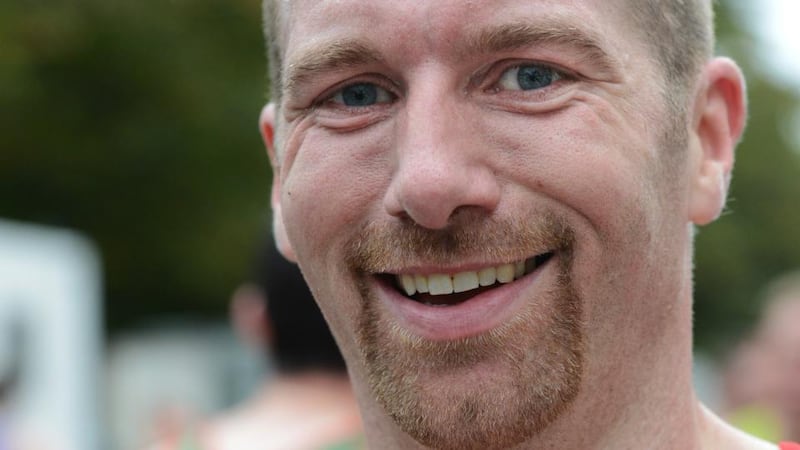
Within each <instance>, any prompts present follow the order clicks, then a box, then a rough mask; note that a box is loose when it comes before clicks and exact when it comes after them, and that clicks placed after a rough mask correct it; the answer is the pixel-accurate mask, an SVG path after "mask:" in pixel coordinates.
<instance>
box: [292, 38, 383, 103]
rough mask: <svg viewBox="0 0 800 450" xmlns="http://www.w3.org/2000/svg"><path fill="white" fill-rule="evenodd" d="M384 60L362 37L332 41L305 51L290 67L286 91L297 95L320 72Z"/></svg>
mask: <svg viewBox="0 0 800 450" xmlns="http://www.w3.org/2000/svg"><path fill="white" fill-rule="evenodd" d="M382 62H383V58H381V56H380V53H379V52H378V51H377V50H375V49H373V48H371V47H369V46H368V45H366V44H365V43H363V42H362V41H360V40H357V39H342V40H338V41H334V42H328V43H325V44H322V45H318V46H316V47H311V48H308V49H306V50H304V51H303V54H302V55H301V56H300V57H299V59H297V61H295V62H290V63H289V64H288V65H287V66H286V71H285V73H286V80H285V81H284V90H285V91H286V92H287V93H288V94H289V97H294V96H293V95H292V94H294V93H296V91H297V90H298V89H299V88H300V86H301V85H302V84H303V83H304V82H306V81H308V79H310V78H312V77H313V76H315V75H316V74H319V73H323V72H329V71H334V70H339V69H344V68H347V67H354V66H364V65H369V64H376V63H382Z"/></svg>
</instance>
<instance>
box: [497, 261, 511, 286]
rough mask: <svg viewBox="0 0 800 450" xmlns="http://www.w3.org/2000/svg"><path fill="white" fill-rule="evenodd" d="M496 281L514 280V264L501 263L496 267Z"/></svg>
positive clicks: (506, 281) (509, 281) (508, 281)
mask: <svg viewBox="0 0 800 450" xmlns="http://www.w3.org/2000/svg"><path fill="white" fill-rule="evenodd" d="M497 281H499V282H501V283H511V282H512V281H514V264H503V265H502V266H499V267H498V268H497Z"/></svg>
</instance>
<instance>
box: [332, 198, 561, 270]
mask: <svg viewBox="0 0 800 450" xmlns="http://www.w3.org/2000/svg"><path fill="white" fill-rule="evenodd" d="M353 236H354V238H353V239H351V240H350V242H348V243H347V244H346V249H345V261H346V263H347V264H348V267H349V268H350V269H351V270H354V271H361V272H367V273H387V272H392V271H396V270H398V269H401V268H404V267H408V266H409V265H413V264H420V265H423V264H427V265H448V264H452V263H453V262H454V261H458V260H462V259H467V258H470V257H471V258H473V259H474V258H475V257H476V255H480V257H481V258H482V259H485V260H488V261H490V262H498V263H499V262H511V261H518V260H521V259H525V258H528V257H531V256H534V255H537V254H542V253H546V252H552V251H556V252H559V253H562V257H565V255H566V256H569V255H571V254H572V249H573V248H574V245H575V233H574V231H573V229H572V228H571V227H570V226H569V224H568V222H567V221H566V219H564V218H563V217H561V216H559V215H557V214H555V213H554V212H552V211H550V210H545V211H538V212H534V213H530V214H528V215H526V216H516V217H514V218H500V217H495V216H489V215H486V214H484V213H481V212H479V211H475V210H472V209H462V210H456V211H455V212H454V214H453V216H452V217H451V218H450V222H449V223H448V225H447V227H445V228H442V229H438V230H432V229H428V228H424V227H421V226H419V225H417V224H416V223H414V222H412V221H411V220H408V219H405V220H397V221H393V222H380V223H378V222H366V223H364V224H362V225H360V226H359V229H358V230H357V231H356V232H355V233H354V234H353Z"/></svg>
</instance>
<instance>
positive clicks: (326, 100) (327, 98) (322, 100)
mask: <svg viewBox="0 0 800 450" xmlns="http://www.w3.org/2000/svg"><path fill="white" fill-rule="evenodd" d="M377 78H383V77H382V76H380V75H378V74H366V75H364V76H359V77H358V78H354V79H350V80H347V81H344V82H342V83H339V84H337V85H336V86H334V87H332V88H330V89H328V90H326V91H325V92H324V93H323V94H322V95H320V96H319V97H318V99H317V100H315V101H314V103H313V104H312V108H318V107H322V106H325V105H331V106H333V107H336V108H340V109H344V110H358V111H365V110H368V109H369V108H372V107H375V106H377V105H383V104H386V103H390V102H392V101H394V100H396V99H397V98H398V95H397V93H396V90H397V87H396V86H394V85H392V86H391V87H390V86H388V85H390V84H393V83H390V82H388V81H386V80H378V79H377ZM360 84H370V85H374V86H376V87H377V88H378V89H382V90H384V91H385V92H386V93H387V94H388V95H389V97H390V101H389V102H379V103H376V104H374V105H369V106H347V105H343V104H340V103H335V102H334V101H333V100H334V98H336V97H337V96H339V95H342V92H343V91H344V90H345V89H347V88H350V87H354V86H358V85H360Z"/></svg>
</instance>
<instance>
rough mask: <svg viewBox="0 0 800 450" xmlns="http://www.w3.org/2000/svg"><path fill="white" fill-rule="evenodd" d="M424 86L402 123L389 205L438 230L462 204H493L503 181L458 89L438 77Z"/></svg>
mask: <svg viewBox="0 0 800 450" xmlns="http://www.w3.org/2000/svg"><path fill="white" fill-rule="evenodd" d="M419 85H421V87H420V88H419V89H417V90H416V91H413V92H412V91H410V92H409V95H408V97H407V100H406V107H405V111H404V112H405V114H404V116H403V120H401V121H400V123H399V124H398V128H397V136H396V138H397V139H396V141H395V142H396V148H395V152H396V157H397V170H396V172H395V174H394V178H393V180H392V183H391V185H390V188H389V191H388V192H387V199H386V206H387V210H388V212H389V213H390V214H392V215H396V216H399V215H405V216H407V217H409V218H410V219H412V220H413V221H415V222H416V223H417V224H419V225H421V226H423V227H426V228H431V229H438V228H443V227H445V226H447V223H448V221H449V218H450V216H451V215H452V214H453V212H454V211H455V210H456V209H458V208H460V207H477V208H483V209H486V210H491V209H494V207H495V206H496V204H497V202H498V200H499V186H497V183H496V180H495V179H494V176H493V174H492V170H491V168H490V167H488V164H487V163H488V161H489V160H488V159H487V158H485V157H484V156H483V155H482V154H481V152H483V151H485V149H481V148H480V142H481V139H479V138H478V137H477V135H476V133H478V132H479V130H477V129H476V127H474V126H472V125H471V123H470V120H469V118H470V112H469V111H468V110H467V109H466V108H468V107H469V105H468V104H467V102H466V101H465V100H463V97H461V96H459V95H458V94H459V92H458V90H457V89H456V88H451V87H448V85H447V84H446V83H445V82H442V81H440V80H436V79H435V78H433V77H429V78H427V79H426V80H425V82H420V83H419Z"/></svg>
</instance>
